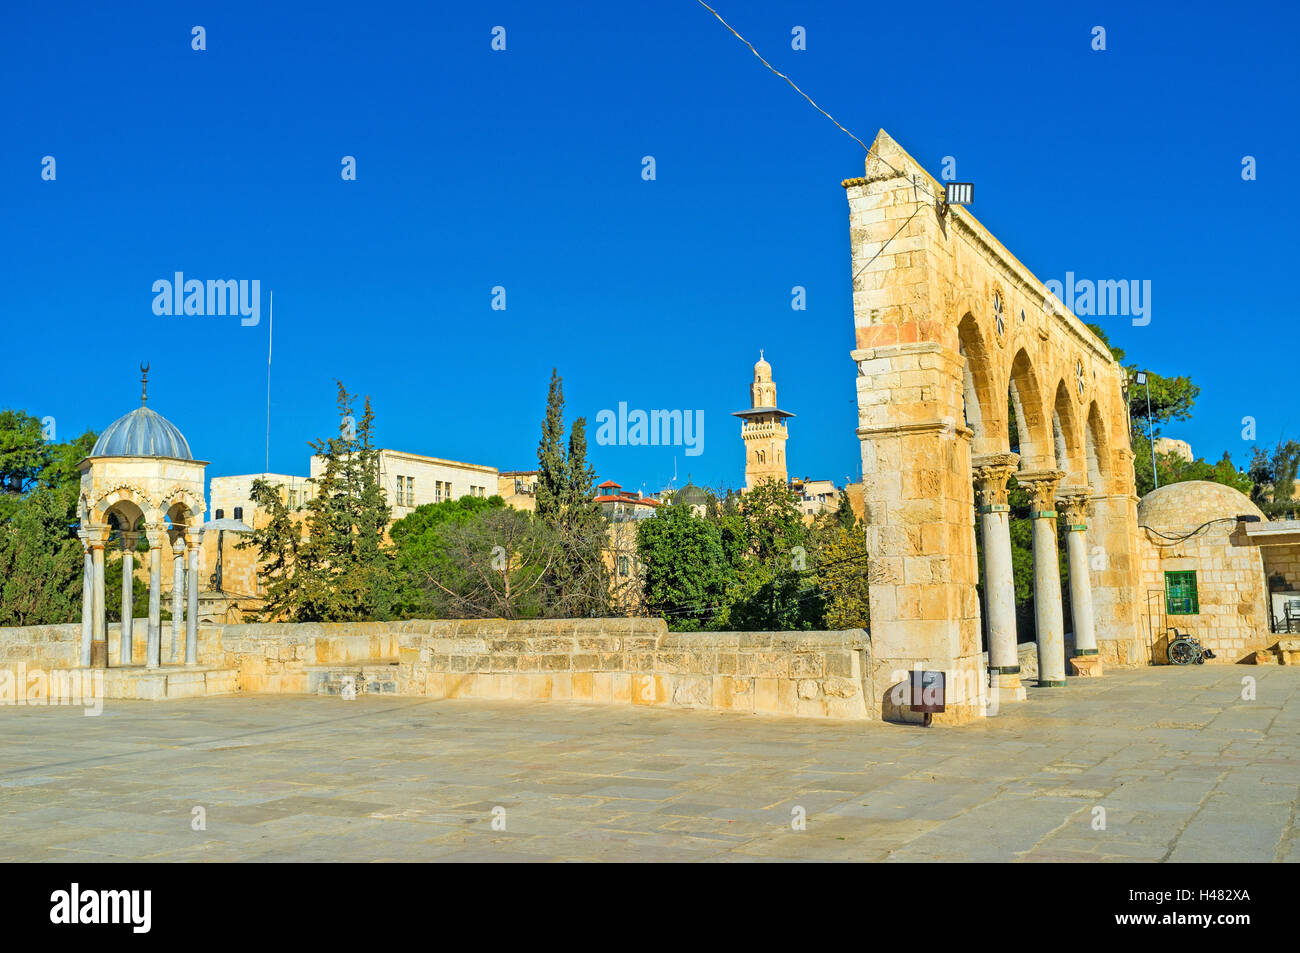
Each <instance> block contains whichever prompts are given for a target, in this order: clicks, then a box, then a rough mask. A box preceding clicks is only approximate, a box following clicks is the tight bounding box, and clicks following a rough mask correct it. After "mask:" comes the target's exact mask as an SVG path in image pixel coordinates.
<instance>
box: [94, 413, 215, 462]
mask: <svg viewBox="0 0 1300 953" xmlns="http://www.w3.org/2000/svg"><path fill="white" fill-rule="evenodd" d="M90 455H91V456H92V457H171V458H173V459H177V460H193V459H194V456H193V454H191V453H190V445H189V443H188V442H187V441H186V439H185V435H184V434H182V433H181V432H180V430H179V429H177V427H176V425H175V424H173V423H172V422H171V421H170V420H168V419H167V418H166V417H164V416H162V415H161V414H156V413H154V412H153V411H152V410H150V409H149V408H148V407H145V406H143V405H142V406H140V407H137V408H136V409H135V410H133V411H131V412H130V413H129V414H127V415H126V416H125V417H119V418H118V419H117V420H115V421H113V422H112V423H111V424H109V425H108V426H107V427H106V428H105V429H104V432H103V433H102V434H100V435H99V439H98V440H96V441H95V449H93V450H91V451H90Z"/></svg>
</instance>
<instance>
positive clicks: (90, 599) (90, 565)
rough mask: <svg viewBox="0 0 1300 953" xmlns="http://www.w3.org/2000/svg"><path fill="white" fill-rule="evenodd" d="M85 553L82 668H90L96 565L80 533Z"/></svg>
mask: <svg viewBox="0 0 1300 953" xmlns="http://www.w3.org/2000/svg"><path fill="white" fill-rule="evenodd" d="M77 536H78V537H79V538H80V539H81V548H82V552H83V554H84V555H83V558H82V566H81V666H82V667H83V668H89V667H90V645H91V642H92V641H93V640H94V637H95V564H94V557H93V556H91V555H90V543H89V541H88V540H87V537H86V534H85V533H84V532H81V533H78V534H77Z"/></svg>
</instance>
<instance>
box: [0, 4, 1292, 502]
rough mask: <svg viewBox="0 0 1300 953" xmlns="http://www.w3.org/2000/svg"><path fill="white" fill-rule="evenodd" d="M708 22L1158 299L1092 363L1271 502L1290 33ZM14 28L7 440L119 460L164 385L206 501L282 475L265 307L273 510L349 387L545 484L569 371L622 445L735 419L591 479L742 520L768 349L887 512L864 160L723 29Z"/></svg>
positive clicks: (1214, 9) (996, 214) (1173, 19)
mask: <svg viewBox="0 0 1300 953" xmlns="http://www.w3.org/2000/svg"><path fill="white" fill-rule="evenodd" d="M711 5H713V6H715V7H716V8H717V9H718V11H719V12H720V13H721V14H722V15H723V16H724V17H726V18H727V19H728V20H729V21H730V22H731V23H732V25H733V26H734V27H735V28H736V29H737V30H738V31H739V32H740V33H741V34H743V35H744V36H745V37H746V38H747V39H749V40H750V41H751V42H752V43H754V45H755V46H756V47H757V48H758V49H759V51H760V52H762V53H763V54H764V55H765V56H766V57H767V58H768V59H769V60H770V61H772V62H773V64H774V65H775V66H777V67H778V68H779V69H782V70H784V71H786V72H788V73H789V74H790V75H791V76H792V77H793V78H794V79H795V81H796V82H798V83H799V84H800V85H801V86H802V87H803V88H804V89H805V90H806V91H807V92H808V93H809V94H810V95H811V96H812V97H813V98H814V99H815V100H817V101H818V103H819V104H820V105H822V106H823V107H824V108H826V109H827V110H828V111H829V112H831V113H832V114H833V115H834V116H835V117H836V118H837V119H838V120H839V121H840V122H842V123H843V124H844V125H845V126H847V127H848V128H849V129H851V130H853V131H854V132H855V133H856V134H857V135H858V136H859V137H861V138H862V139H864V140H867V141H868V142H869V141H870V139H871V137H873V136H874V134H875V132H876V130H877V129H878V128H880V127H884V128H885V129H887V130H888V131H889V132H890V134H891V135H892V136H894V138H896V139H897V140H898V141H899V142H900V143H901V144H902V145H903V146H904V148H906V149H908V150H909V151H910V152H911V153H912V154H913V155H914V156H915V157H916V158H917V159H918V160H919V161H920V162H922V163H923V164H924V165H925V166H926V167H927V168H928V169H929V170H930V171H931V172H932V173H936V174H937V173H938V172H939V169H940V164H941V161H942V158H943V157H944V156H946V155H951V156H953V157H955V159H956V160H957V173H958V178H959V179H962V180H973V181H974V182H975V183H976V199H977V202H976V204H975V205H974V206H973V211H974V212H975V214H976V215H977V216H978V217H979V218H980V220H981V221H982V222H984V224H985V225H987V226H988V227H989V228H990V229H991V230H992V231H993V232H994V234H996V235H998V236H999V237H1000V238H1001V239H1002V240H1003V242H1004V243H1005V244H1006V245H1007V246H1008V247H1009V248H1010V249H1011V250H1012V251H1013V252H1014V253H1015V254H1016V255H1017V256H1018V257H1019V258H1020V259H1021V261H1023V262H1024V263H1025V264H1026V265H1027V266H1028V267H1029V268H1031V269H1032V270H1033V271H1034V272H1035V273H1036V274H1037V275H1038V276H1039V277H1040V278H1043V279H1047V278H1052V277H1056V278H1063V277H1064V275H1065V273H1066V272H1067V271H1073V272H1074V273H1075V274H1076V275H1077V276H1079V277H1087V278H1094V279H1100V278H1136V279H1142V280H1148V279H1149V280H1150V281H1151V282H1152V289H1153V291H1152V299H1153V300H1152V321H1151V323H1150V324H1149V325H1148V326H1146V327H1133V326H1132V325H1131V323H1130V321H1129V319H1128V318H1111V319H1103V320H1102V322H1101V323H1102V324H1103V325H1104V326H1105V327H1106V329H1107V330H1108V332H1109V333H1110V334H1111V336H1112V338H1113V340H1114V341H1115V342H1116V343H1117V344H1119V345H1120V346H1122V347H1124V348H1125V349H1126V350H1128V352H1129V354H1130V356H1131V357H1132V358H1133V359H1135V360H1138V361H1140V362H1142V363H1144V364H1146V365H1148V366H1150V367H1151V368H1152V369H1154V370H1157V371H1160V372H1163V373H1186V374H1190V375H1191V376H1192V377H1193V379H1194V380H1195V381H1196V382H1197V383H1198V384H1200V385H1201V387H1202V395H1201V398H1200V400H1199V402H1198V405H1197V410H1196V416H1195V419H1194V420H1193V421H1192V422H1191V423H1190V424H1187V425H1179V426H1176V427H1174V428H1171V429H1170V430H1169V431H1168V433H1169V435H1171V436H1180V437H1184V438H1186V439H1190V440H1191V442H1192V444H1193V446H1194V449H1195V450H1196V452H1197V453H1198V454H1202V455H1205V456H1206V457H1208V458H1211V459H1213V458H1217V457H1218V456H1219V454H1220V453H1222V451H1223V450H1228V451H1231V452H1232V453H1233V455H1234V457H1235V458H1236V459H1237V460H1238V461H1239V462H1243V461H1244V460H1245V459H1246V458H1247V457H1248V455H1249V449H1250V444H1249V443H1248V442H1246V441H1243V440H1242V437H1241V430H1242V424H1241V420H1242V418H1243V417H1244V416H1247V415H1250V416H1253V417H1255V418H1256V420H1257V422H1258V428H1259V436H1260V438H1261V439H1262V440H1264V441H1268V442H1271V441H1272V440H1273V439H1275V437H1276V436H1278V435H1280V434H1281V433H1283V432H1285V433H1287V434H1289V435H1295V434H1296V433H1297V431H1300V408H1297V406H1296V401H1295V399H1294V398H1295V395H1296V386H1295V383H1294V381H1295V380H1296V377H1297V375H1296V374H1295V372H1294V371H1293V370H1287V371H1283V370H1278V371H1277V372H1275V373H1261V370H1260V369H1261V367H1262V366H1265V363H1266V362H1267V361H1268V360H1269V359H1270V358H1272V359H1273V360H1276V361H1277V367H1279V368H1292V367H1293V362H1292V361H1291V359H1290V358H1288V357H1286V355H1287V354H1289V353H1291V352H1292V351H1294V347H1295V326H1296V322H1295V314H1294V308H1293V305H1292V303H1291V299H1290V296H1289V293H1287V288H1288V287H1289V286H1290V284H1291V283H1292V280H1293V276H1294V274H1295V264H1294V261H1295V252H1296V241H1295V238H1294V234H1295V232H1294V226H1293V224H1292V223H1291V222H1290V218H1291V216H1290V214H1289V212H1288V209H1287V205H1286V202H1287V199H1288V197H1289V191H1288V190H1289V189H1290V188H1291V187H1292V185H1293V183H1294V181H1295V171H1294V166H1295V157H1296V155H1297V153H1298V151H1300V142H1297V132H1296V127H1295V122H1294V119H1295V112H1296V102H1297V89H1298V87H1300V83H1298V82H1297V65H1296V63H1297V60H1296V57H1295V56H1294V53H1293V49H1292V47H1293V38H1294V35H1295V32H1296V28H1297V25H1298V24H1297V20H1298V19H1300V16H1298V15H1297V13H1296V8H1295V6H1294V5H1291V4H1280V3H1279V4H1276V5H1270V4H1257V5H1251V6H1250V7H1242V8H1237V9H1233V10H1231V11H1225V9H1224V8H1223V7H1222V5H1213V4H1205V5H1200V4H1195V3H1183V2H1180V3H1151V4H1143V5H1142V9H1138V10H1134V9H1131V7H1132V6H1133V5H1132V4H1129V3H1113V4H1112V3H1087V4H1070V3H1051V4H1044V3H1041V2H1039V3H1025V4H1006V5H996V4H981V5H980V6H979V7H978V8H976V7H972V6H971V5H969V4H956V3H953V4H944V3H933V4H928V5H925V6H923V7H917V6H915V5H908V4H902V5H899V4H848V3H776V2H745V3H740V2H735V0H730V2H729V0H718V3H712V4H711ZM0 18H2V19H0V123H2V126H3V129H4V139H3V142H4V146H3V149H0V218H2V219H3V222H4V224H3V227H0V278H3V286H4V292H5V293H4V298H3V304H0V308H2V309H3V310H2V312H0V313H3V320H4V328H5V341H6V345H7V350H8V354H7V356H6V360H5V364H4V368H5V370H4V375H3V380H2V381H0V406H15V407H21V408H24V409H26V410H29V411H31V412H33V413H35V414H37V415H39V416H46V415H50V416H53V417H54V418H55V420H56V422H57V426H58V436H59V437H61V438H63V437H68V436H71V435H73V434H75V433H77V432H80V431H81V430H83V429H85V428H86V427H93V428H95V429H102V428H103V427H104V426H106V425H107V424H108V423H110V422H111V421H112V420H113V419H114V418H115V417H117V416H119V415H120V414H122V413H124V412H126V411H127V410H129V409H131V408H132V407H133V406H135V405H136V403H137V402H138V399H139V383H138V378H139V376H140V375H139V371H138V364H139V362H140V361H141V360H148V361H150V362H151V364H152V371H151V374H150V377H151V386H150V394H151V399H150V406H151V407H153V408H154V409H155V410H157V411H159V412H160V413H163V414H164V415H166V416H168V417H169V418H170V419H171V420H173V422H175V423H176V424H177V425H178V426H180V427H181V429H182V430H183V431H184V432H185V434H186V436H187V437H188V438H189V441H190V444H191V446H192V448H193V449H194V451H195V454H196V456H198V457H200V458H202V459H207V460H210V461H212V465H211V466H210V467H209V470H208V473H209V476H219V475H223V474H232V473H246V472H255V471H260V470H261V469H263V465H264V460H265V454H266V448H265V436H264V430H265V403H266V350H267V326H268V321H267V318H266V308H267V302H266V297H267V293H268V292H269V291H274V293H275V304H276V309H275V351H274V376H273V382H274V383H273V390H272V406H273V410H272V440H271V468H272V469H273V470H276V471H280V472H298V473H305V472H306V470H307V457H308V453H309V450H308V448H307V441H308V440H309V439H312V438H314V437H318V436H321V435H323V434H325V433H326V432H328V431H330V430H331V428H332V427H333V426H334V425H335V424H334V418H333V414H334V385H333V379H334V378H336V377H337V378H341V379H342V380H343V381H344V382H345V383H346V384H347V385H348V387H349V388H350V389H351V390H354V391H357V392H359V393H362V394H369V395H371V397H372V399H373V401H374V405H375V410H376V413H377V415H378V421H379V440H380V443H381V444H382V445H384V446H389V447H395V448H400V449H404V450H410V451H414V452H418V453H427V454H431V455H435V456H442V457H449V458H452V459H460V460H467V461H472V462H478V463H486V464H490V465H494V466H497V467H499V468H501V469H503V470H505V469H514V468H519V469H527V468H532V467H534V466H535V465H536V446H537V440H538V436H539V428H540V421H541V418H542V413H543V409H544V402H545V394H546V387H547V381H548V379H549V375H550V371H551V367H552V366H557V367H558V368H559V370H560V373H561V374H562V375H563V377H564V384H565V396H566V398H567V411H568V416H569V417H570V418H572V417H574V416H576V415H579V414H582V415H585V416H587V418H588V420H589V421H591V422H593V424H592V426H593V429H594V420H595V417H596V414H597V413H598V412H599V411H600V410H602V409H606V408H609V409H614V408H617V406H618V404H619V402H620V401H624V402H626V403H627V405H628V407H629V408H644V409H647V410H649V409H684V410H685V409H691V410H696V409H698V410H702V411H703V412H704V419H705V432H704V452H703V453H702V454H700V455H699V456H694V457H687V456H685V455H684V453H683V450H682V448H642V447H599V446H596V447H593V448H592V458H593V461H594V463H595V465H596V467H597V469H598V471H599V472H600V474H601V475H602V476H607V477H613V478H615V479H617V480H618V481H619V482H621V483H623V484H624V485H625V486H632V487H639V486H641V485H643V484H644V485H645V486H646V487H647V488H649V489H655V488H658V487H659V486H661V485H663V484H664V483H665V482H666V481H667V480H669V479H670V478H671V477H672V475H673V471H674V465H675V466H676V469H677V473H678V476H679V482H681V481H684V480H685V478H686V475H687V473H688V472H689V473H690V474H691V475H692V477H693V478H694V480H695V482H697V483H703V484H707V485H714V486H717V485H723V484H725V485H739V484H741V483H742V482H743V456H742V451H741V447H740V440H739V435H738V432H739V421H737V420H736V419H735V418H733V417H731V416H729V414H730V412H731V411H733V410H738V409H740V408H742V407H743V406H745V405H746V404H747V402H748V382H749V379H750V374H751V369H752V366H753V363H754V361H755V360H756V359H757V357H758V350H759V348H764V349H766V354H767V358H768V359H769V360H770V361H771V363H772V365H773V368H774V374H775V378H776V381H777V386H778V388H779V396H780V402H781V403H782V404H783V405H784V406H785V407H786V408H787V409H789V410H791V411H793V412H794V413H796V414H797V415H798V416H797V417H796V419H795V420H794V421H793V422H792V425H791V437H790V444H789V453H788V456H789V460H790V470H791V475H792V476H803V475H806V476H812V477H822V478H831V479H834V480H836V481H837V482H842V481H844V480H845V478H846V477H853V478H856V477H857V474H858V468H859V452H858V444H857V439H856V437H855V435H854V427H855V426H856V411H855V405H854V373H855V372H854V368H853V364H852V362H851V361H850V359H849V356H848V354H849V351H850V349H851V348H852V346H853V318H852V305H851V297H850V285H849V276H850V272H849V249H848V217H847V207H846V202H845V198H844V194H843V190H842V189H841V188H840V185H839V183H840V181H841V180H842V179H844V178H846V177H851V176H854V175H860V174H861V170H862V161H863V155H864V153H863V150H862V148H861V147H860V146H859V145H858V144H857V143H855V142H853V141H852V140H851V139H850V138H849V137H847V136H845V135H844V134H843V133H842V132H840V131H839V130H837V129H836V128H835V127H834V126H833V125H831V124H830V122H828V121H827V120H826V119H825V118H824V117H822V116H820V115H819V114H817V113H816V112H815V111H814V110H813V109H812V107H810V106H809V105H808V104H807V103H806V102H805V101H804V100H802V99H801V98H799V97H798V96H797V95H796V94H795V93H794V91H793V90H791V89H790V88H789V87H788V86H786V85H785V84H784V83H783V82H782V81H780V80H779V79H777V78H776V77H774V76H773V75H771V74H770V73H768V72H767V71H766V70H765V69H763V67H762V66H761V64H760V63H759V62H758V61H757V60H756V59H755V58H754V57H753V55H752V54H751V53H750V52H749V50H747V49H746V48H745V47H744V46H743V45H741V43H740V42H739V41H738V40H736V39H735V37H733V36H731V35H730V34H729V33H727V32H726V31H725V30H724V29H723V27H722V26H721V24H719V23H718V22H717V20H715V19H714V18H713V16H712V15H710V14H709V13H708V12H707V11H706V10H705V9H704V8H703V7H701V6H700V5H699V4H698V3H696V2H694V0H674V2H662V3H652V4H646V5H641V4H637V5H632V4H609V3H595V2H557V3H555V4H547V5H541V4H536V3H492V4H429V3H411V4H387V3H372V4H355V5H354V4H346V5H344V4H333V3H330V2H318V3H313V4H295V5H288V4H284V5H281V4H274V5H272V4H266V3H242V2H222V3H220V4H206V3H202V4H201V3H174V2H169V3H139V4H129V5H109V4H102V3H93V4H92V3H86V4H74V5H68V4H53V3H40V2H26V0H17V2H14V0H10V2H8V3H6V4H5V7H4V12H3V13H2V14H0ZM194 25H202V26H203V27H204V28H205V29H206V44H207V49H206V50H205V51H202V52H196V51H194V50H192V49H191V28H192V27H193V26H194ZM498 25H500V26H504V27H505V29H506V50H505V51H504V52H499V51H493V50H492V49H491V47H490V44H491V40H492V35H491V31H492V28H493V27H494V26H498ZM1095 25H1101V26H1104V27H1105V29H1106V31H1107V49H1106V50H1105V51H1104V52H1094V51H1093V50H1092V49H1091V47H1090V43H1091V31H1092V28H1093V27H1094V26H1095ZM795 26H803V27H805V28H806V31H807V50H805V51H794V50H792V49H791V30H792V28H793V27H795ZM47 155H50V156H54V157H55V161H56V163H57V164H56V175H57V177H56V179H55V181H53V182H49V181H42V178H41V161H42V158H43V157H44V156H47ZM345 155H351V156H355V157H356V161H357V178H356V180H355V181H343V180H342V178H341V176H340V169H341V159H342V157H343V156H345ZM646 155H651V156H654V157H655V161H656V175H657V178H656V179H655V181H650V182H647V181H644V180H643V179H642V177H641V170H642V163H641V160H642V157H643V156H646ZM1246 155H1250V156H1254V157H1255V158H1256V161H1257V165H1258V179H1257V181H1253V182H1247V181H1243V180H1242V177H1241V162H1242V157H1243V156H1246ZM176 271H181V272H183V273H184V274H185V275H186V276H187V277H191V278H199V279H208V278H243V279H250V280H251V279H258V280H260V282H261V285H262V289H263V291H262V320H261V322H260V323H259V324H258V325H256V326H252V327H245V326H241V323H240V321H239V319H238V318H232V317H205V316H181V317H177V316H168V315H163V316H159V315H155V314H154V313H153V309H152V303H153V298H154V295H153V292H152V286H153V283H154V282H155V281H156V280H158V279H161V278H167V279H170V278H171V277H172V275H173V273H174V272H176ZM498 285H499V286H503V287H504V288H505V289H506V303H507V309H506V310H505V311H504V312H498V311H493V310H492V309H491V307H490V304H491V300H492V289H493V287H494V286H498ZM795 285H802V286H804V287H805V288H806V289H807V310H806V311H802V312H796V311H793V310H792V309H791V306H790V302H791V288H792V287H793V286H795ZM674 457H676V460H675V462H674Z"/></svg>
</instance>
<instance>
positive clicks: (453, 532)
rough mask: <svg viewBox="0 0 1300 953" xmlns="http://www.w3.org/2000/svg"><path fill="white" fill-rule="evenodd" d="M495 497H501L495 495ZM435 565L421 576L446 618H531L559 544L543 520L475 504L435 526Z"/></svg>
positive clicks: (558, 553)
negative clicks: (465, 513)
mask: <svg viewBox="0 0 1300 953" xmlns="http://www.w3.org/2000/svg"><path fill="white" fill-rule="evenodd" d="M497 499H500V497H497ZM439 538H440V541H441V545H440V547H439V549H440V556H441V559H440V561H439V566H438V569H437V570H436V571H431V572H429V573H428V575H427V576H426V577H425V581H426V583H427V586H428V591H429V594H430V597H431V602H432V603H433V605H434V608H435V611H437V613H438V614H439V615H440V616H447V617H451V618H484V617H491V618H500V619H529V618H536V617H537V616H539V615H540V614H541V612H542V608H543V600H544V598H545V585H544V583H545V580H546V579H547V577H548V575H549V574H550V573H551V572H552V570H553V569H554V566H555V564H556V563H557V562H558V561H559V560H560V559H561V558H562V556H563V554H564V546H563V544H562V542H561V541H560V539H559V536H558V535H557V534H556V532H555V530H554V529H552V528H551V527H550V526H549V525H547V523H546V522H545V521H544V520H541V519H539V518H537V517H536V516H534V515H533V514H532V513H528V512H526V511H524V510H516V509H512V508H510V507H507V506H491V507H485V508H482V509H480V510H479V511H478V512H477V513H474V514H473V515H471V516H470V517H469V518H468V519H463V520H449V521H447V522H444V523H443V524H442V525H441V527H440V529H439Z"/></svg>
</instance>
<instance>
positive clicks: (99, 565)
mask: <svg viewBox="0 0 1300 953" xmlns="http://www.w3.org/2000/svg"><path fill="white" fill-rule="evenodd" d="M107 536H108V533H107V531H102V532H99V533H96V534H95V535H94V536H92V537H91V540H90V555H91V560H92V562H91V566H92V572H93V586H94V598H93V602H94V616H93V619H94V623H93V626H92V630H91V643H90V664H91V667H92V668H108V621H107V617H106V616H105V611H106V610H105V601H104V544H105V542H106V541H107V540H106V537H107Z"/></svg>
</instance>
